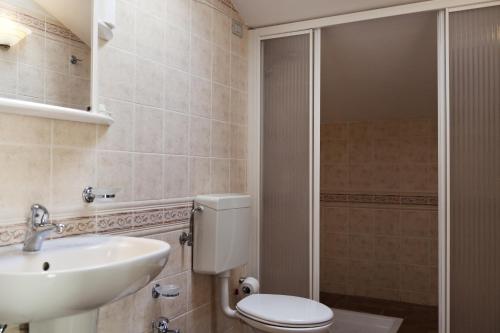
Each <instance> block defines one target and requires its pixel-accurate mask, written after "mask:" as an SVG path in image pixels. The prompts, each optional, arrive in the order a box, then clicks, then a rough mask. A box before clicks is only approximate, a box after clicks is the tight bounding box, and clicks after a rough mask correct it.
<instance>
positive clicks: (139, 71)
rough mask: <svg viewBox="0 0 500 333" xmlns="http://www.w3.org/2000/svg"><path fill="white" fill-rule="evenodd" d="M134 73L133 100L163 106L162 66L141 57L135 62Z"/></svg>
mask: <svg viewBox="0 0 500 333" xmlns="http://www.w3.org/2000/svg"><path fill="white" fill-rule="evenodd" d="M135 75H136V83H135V101H136V102H137V103H139V104H144V105H150V106H154V107H163V94H164V86H163V83H164V69H163V67H161V66H158V64H157V63H154V62H150V61H146V60H144V59H141V60H140V61H138V62H137V65H136V74H135Z"/></svg>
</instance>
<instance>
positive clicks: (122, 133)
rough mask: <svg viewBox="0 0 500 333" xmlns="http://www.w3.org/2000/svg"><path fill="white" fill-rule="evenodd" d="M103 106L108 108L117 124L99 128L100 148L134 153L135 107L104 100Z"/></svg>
mask: <svg viewBox="0 0 500 333" xmlns="http://www.w3.org/2000/svg"><path fill="white" fill-rule="evenodd" d="M101 104H103V105H105V106H106V110H107V112H110V113H111V116H112V117H113V120H114V121H115V122H114V123H113V125H112V126H98V128H97V132H98V136H97V137H98V145H99V148H100V149H110V150H125V151H132V144H133V135H132V133H133V114H134V105H133V104H132V103H127V102H120V101H115V100H111V99H104V98H102V99H101Z"/></svg>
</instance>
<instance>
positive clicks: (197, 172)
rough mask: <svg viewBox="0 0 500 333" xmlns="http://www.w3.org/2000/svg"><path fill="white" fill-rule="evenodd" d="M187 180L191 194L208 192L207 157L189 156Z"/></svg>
mask: <svg viewBox="0 0 500 333" xmlns="http://www.w3.org/2000/svg"><path fill="white" fill-rule="evenodd" d="M189 181H190V192H191V194H206V193H209V192H210V159H209V158H200V157H194V158H190V160H189Z"/></svg>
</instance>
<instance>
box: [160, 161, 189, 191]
mask: <svg viewBox="0 0 500 333" xmlns="http://www.w3.org/2000/svg"><path fill="white" fill-rule="evenodd" d="M188 171H189V168H188V158H187V157H184V156H166V157H165V185H164V186H165V188H164V191H165V197H166V198H175V197H185V196H187V195H188V194H189V188H188V185H189V178H188V177H189V174H188Z"/></svg>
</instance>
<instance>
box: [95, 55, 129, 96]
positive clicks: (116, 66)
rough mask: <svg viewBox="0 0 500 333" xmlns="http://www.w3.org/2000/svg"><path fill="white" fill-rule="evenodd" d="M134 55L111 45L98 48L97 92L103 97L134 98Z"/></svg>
mask: <svg viewBox="0 0 500 333" xmlns="http://www.w3.org/2000/svg"><path fill="white" fill-rule="evenodd" d="M134 73H135V57H134V56H133V55H132V54H130V53H126V52H123V51H120V50H118V49H114V48H111V47H105V48H101V49H100V50H99V76H100V77H101V78H106V79H105V80H104V79H101V80H99V94H101V95H102V96H104V97H111V98H116V99H120V100H122V101H133V100H134V88H135V81H134V77H135V76H134Z"/></svg>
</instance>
